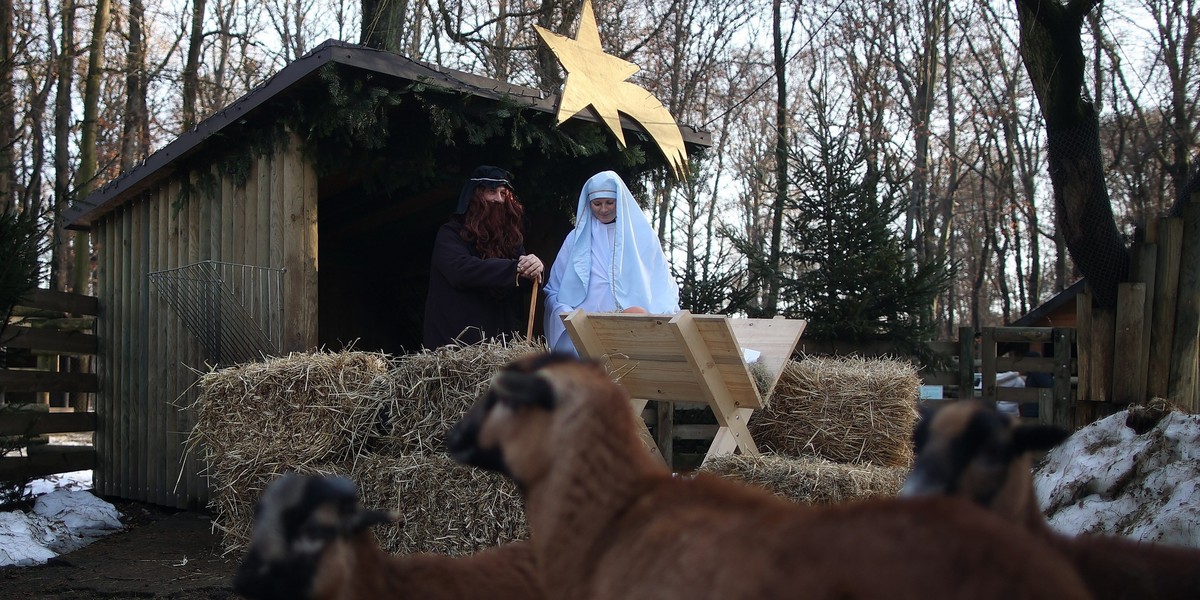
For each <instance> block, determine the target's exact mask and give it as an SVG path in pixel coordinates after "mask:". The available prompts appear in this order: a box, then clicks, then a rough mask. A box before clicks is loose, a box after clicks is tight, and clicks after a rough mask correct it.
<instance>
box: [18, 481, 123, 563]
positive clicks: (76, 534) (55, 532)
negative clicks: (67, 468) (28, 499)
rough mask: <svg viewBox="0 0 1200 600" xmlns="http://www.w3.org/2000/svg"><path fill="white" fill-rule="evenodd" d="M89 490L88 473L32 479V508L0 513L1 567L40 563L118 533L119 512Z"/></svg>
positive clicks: (29, 492)
mask: <svg viewBox="0 0 1200 600" xmlns="http://www.w3.org/2000/svg"><path fill="white" fill-rule="evenodd" d="M91 488H92V472H91V471H76V472H73V473H61V474H59V475H53V476H51V477H47V478H44V479H37V480H34V481H33V482H32V483H31V484H30V485H29V488H28V489H27V490H26V492H27V493H28V495H30V496H34V497H36V498H37V499H36V500H35V501H34V504H33V510H31V511H30V512H28V513H26V512H23V511H10V512H4V513H0V567H3V566H10V565H16V566H30V565H37V564H41V563H44V562H46V561H47V560H49V559H51V558H54V557H55V556H58V555H59V554H65V553H67V552H70V551H72V550H77V549H79V548H82V547H84V546H86V545H88V544H90V543H91V542H93V541H95V540H96V539H97V538H100V537H102V536H105V535H108V534H110V533H113V532H115V531H119V530H121V528H122V525H121V521H120V518H121V514H120V513H119V512H117V509H116V507H115V506H113V505H112V504H110V503H108V502H105V501H104V500H101V499H100V498H97V497H96V496H95V495H93V494H92V492H91V491H90V490H91Z"/></svg>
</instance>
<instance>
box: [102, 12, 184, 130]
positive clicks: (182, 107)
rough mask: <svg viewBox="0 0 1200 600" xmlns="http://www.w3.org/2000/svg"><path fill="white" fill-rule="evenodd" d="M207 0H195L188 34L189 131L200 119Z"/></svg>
mask: <svg viewBox="0 0 1200 600" xmlns="http://www.w3.org/2000/svg"><path fill="white" fill-rule="evenodd" d="M101 1H105V2H106V1H107V0H101ZM206 3H207V0H193V2H192V25H191V31H190V33H189V34H188V54H187V62H186V63H184V65H183V74H182V78H183V101H182V106H181V109H182V112H183V115H182V117H183V118H182V123H181V125H182V128H183V131H188V130H190V129H192V128H193V127H195V126H196V123H197V121H198V120H199V119H198V118H197V115H196V98H197V97H198V96H199V95H200V51H201V49H202V48H203V45H204V7H205V4H206Z"/></svg>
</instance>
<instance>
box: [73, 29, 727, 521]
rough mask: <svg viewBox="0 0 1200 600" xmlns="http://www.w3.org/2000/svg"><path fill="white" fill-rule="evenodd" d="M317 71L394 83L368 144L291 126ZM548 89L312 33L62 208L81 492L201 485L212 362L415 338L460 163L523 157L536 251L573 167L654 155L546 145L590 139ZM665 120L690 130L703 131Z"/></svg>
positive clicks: (699, 142)
mask: <svg viewBox="0 0 1200 600" xmlns="http://www.w3.org/2000/svg"><path fill="white" fill-rule="evenodd" d="M331 81H336V82H340V85H342V86H343V87H341V88H339V89H340V90H341V91H342V92H347V90H349V89H350V88H353V87H354V86H355V85H359V84H361V86H367V87H369V86H377V87H378V88H379V89H384V88H386V89H387V90H390V92H389V93H395V94H397V95H398V97H402V99H401V100H400V101H398V102H397V103H395V104H388V105H387V106H386V107H381V108H380V109H379V111H380V112H383V111H387V114H386V115H381V116H382V117H384V118H385V119H386V122H387V123H389V125H388V129H387V130H386V135H387V137H386V139H378V140H374V141H375V142H376V143H378V144H382V147H380V146H372V145H366V144H358V143H357V142H346V144H348V146H347V147H345V148H343V147H342V146H338V152H332V151H330V149H329V148H324V149H323V148H322V147H321V144H322V143H323V140H327V139H328V138H321V139H318V140H315V141H314V140H313V139H312V138H311V136H310V137H305V135H304V134H305V133H306V132H307V133H311V131H312V130H314V129H318V127H316V126H315V125H312V124H309V123H297V121H296V120H297V119H299V118H300V117H306V118H312V119H320V118H321V117H323V116H325V115H321V114H314V113H319V112H320V111H314V110H297V109H296V108H295V107H296V106H297V103H310V102H324V101H326V100H322V99H329V98H334V97H335V96H336V94H334V93H333V92H331V83H330V82H331ZM417 83H419V84H420V85H417ZM556 100H557V98H556V96H554V95H553V94H548V93H546V92H544V91H542V90H536V89H532V88H526V87H522V86H517V85H511V84H508V83H505V82H501V81H495V80H492V79H488V78H484V77H479V76H476V75H472V74H469V73H462V72H458V71H453V70H449V69H442V68H440V67H436V66H432V65H427V64H424V63H420V62H418V61H414V60H410V59H407V58H404V57H402V56H398V55H395V54H391V53H388V52H383V51H380V50H375V49H371V48H365V47H361V46H355V45H352V44H345V43H341V42H327V43H325V44H322V45H321V46H320V47H318V48H317V49H315V50H314V51H313V52H311V53H310V54H308V55H306V56H305V57H303V58H301V59H299V60H297V61H295V62H293V63H291V64H289V65H287V66H286V67H284V69H283V70H282V71H280V72H279V73H277V74H276V75H275V76H274V77H272V78H271V80H269V81H268V82H266V83H265V84H264V85H262V86H260V87H258V88H256V89H255V90H254V91H252V92H250V93H249V94H247V95H246V96H243V97H242V98H240V99H238V100H237V101H236V102H234V103H233V104H231V105H230V106H229V107H227V108H226V109H224V110H222V111H219V112H218V113H217V114H215V115H213V116H212V117H210V118H209V119H206V120H205V121H204V122H202V123H201V124H200V125H198V126H197V128H196V129H194V130H193V131H190V132H188V133H186V134H184V135H183V136H181V137H180V138H178V139H176V140H175V141H173V142H171V143H170V144H169V145H167V146H166V147H165V148H163V149H161V150H159V151H158V152H156V153H154V154H153V155H151V156H150V157H149V158H148V159H147V160H146V161H145V162H144V163H142V164H140V165H138V166H137V167H135V168H134V169H133V170H131V171H130V172H128V173H124V174H122V175H121V176H120V177H119V178H117V179H115V180H113V181H111V182H109V183H107V184H105V185H104V186H102V187H101V188H99V189H98V190H97V191H96V192H94V193H93V194H92V195H90V196H88V197H87V198H86V199H84V200H83V201H81V202H79V203H78V204H77V205H75V206H74V207H72V209H71V210H70V211H69V212H68V214H67V219H68V222H69V224H70V226H71V227H72V228H75V229H84V230H90V232H91V236H92V241H93V244H94V247H95V251H96V254H97V258H98V275H97V290H98V293H97V295H98V297H99V306H100V318H99V325H98V336H99V340H100V348H99V366H98V370H97V375H98V379H99V394H98V398H97V403H96V404H97V417H98V425H97V448H98V450H99V457H98V462H97V465H96V470H95V482H96V489H97V491H98V492H99V493H101V494H104V495H112V496H118V497H122V498H128V499H135V500H142V501H147V502H153V503H157V504H163V505H167V506H177V507H202V506H205V505H206V504H207V503H208V501H209V497H210V486H209V482H208V481H207V480H206V477H205V475H204V463H203V456H202V455H201V449H193V451H191V452H187V451H186V450H187V449H186V448H185V441H186V440H187V438H188V435H189V432H190V430H191V428H192V427H193V425H194V423H195V419H194V416H193V414H192V410H191V408H190V407H191V405H192V404H193V403H194V401H195V400H196V398H197V394H198V390H197V389H196V387H195V385H194V384H195V382H196V381H197V378H198V375H199V374H200V373H202V372H204V371H205V370H207V369H208V368H209V367H210V366H211V365H213V364H218V363H219V364H223V365H224V364H232V363H236V362H240V361H243V360H250V359H257V358H258V357H261V356H262V354H279V353H287V352H292V351H309V350H312V349H314V348H316V347H328V348H333V349H337V348H341V347H344V346H345V345H348V344H353V345H354V347H355V348H356V349H358V350H365V351H384V352H391V353H400V352H405V351H411V350H415V349H417V348H418V347H419V345H420V339H421V338H420V332H421V326H422V315H423V312H424V302H425V289H426V286H427V282H428V277H429V263H430V257H431V254H432V247H433V239H434V236H435V234H436V231H437V229H438V227H439V226H440V225H441V224H442V223H444V222H445V220H446V219H447V217H448V216H449V215H450V214H451V213H452V212H453V211H454V208H455V206H456V203H457V197H458V192H459V189H460V188H461V186H462V182H463V179H464V177H465V176H466V175H467V174H468V173H469V172H470V171H471V169H473V168H474V167H475V166H476V165H478V164H480V163H484V164H499V165H505V166H512V165H520V170H519V172H518V173H517V176H516V184H517V189H518V193H519V194H520V196H521V199H522V201H523V202H524V203H525V205H526V207H527V209H526V215H527V216H528V217H529V218H530V220H531V222H532V224H531V226H530V228H529V230H530V231H531V232H535V233H536V236H537V237H531V239H527V241H526V247H527V248H528V249H529V250H530V251H531V252H534V253H536V254H538V255H540V256H553V252H554V251H555V249H557V248H558V245H559V244H560V243H561V241H562V237H563V236H564V235H565V234H566V232H567V231H568V230H569V229H570V222H569V217H570V215H571V214H573V212H574V211H573V209H574V206H575V202H576V198H577V195H578V190H579V187H580V186H581V185H582V184H583V182H584V181H585V180H586V179H587V177H588V176H590V175H592V174H594V173H596V172H598V171H600V170H603V169H609V168H615V169H618V170H620V171H621V172H622V174H623V175H625V176H627V177H629V178H630V180H636V178H637V177H638V176H639V175H640V174H641V173H643V172H645V171H647V170H651V169H658V168H662V167H663V166H664V163H663V161H662V158H661V157H660V156H658V155H656V154H654V153H653V152H652V151H651V152H647V150H648V149H647V148H646V147H645V143H644V141H636V140H635V141H632V143H633V144H634V146H636V148H631V149H630V150H625V149H621V148H618V147H617V146H616V143H615V142H611V143H608V142H605V143H604V144H603V146H602V147H601V146H596V147H595V148H594V149H593V150H594V153H592V154H589V155H586V156H582V155H568V154H566V153H562V152H557V151H555V150H554V148H552V147H548V146H552V145H553V144H554V143H556V141H557V142H561V143H571V144H576V145H577V146H578V145H579V144H582V143H583V141H584V138H583V137H582V136H584V135H586V136H588V137H587V138H586V139H591V140H596V139H599V140H605V139H606V138H604V137H603V136H602V135H601V136H598V135H596V133H597V132H598V131H599V130H600V127H601V125H600V124H599V123H598V119H596V117H594V116H591V115H586V114H585V115H581V116H580V117H579V118H576V119H572V120H571V121H570V122H568V123H564V124H563V125H562V126H559V125H558V124H556V123H555V121H554V114H555V113H554V110H555V104H556ZM329 101H330V102H332V100H329ZM305 106H308V105H307V104H306V105H305ZM322 106H323V105H322ZM431 107H441V108H442V109H444V110H457V109H461V110H462V112H463V114H461V115H456V116H458V117H461V118H462V120H463V122H465V123H466V124H467V125H466V126H464V127H463V128H460V129H457V130H453V129H452V130H450V133H447V130H446V129H444V128H439V127H437V126H436V124H435V123H434V117H435V116H436V115H434V114H433V113H434V112H436V111H435V110H434V109H432V108H431ZM335 108H336V107H335ZM331 110H333V109H331ZM338 110H340V109H338ZM469 111H474V112H470V113H469ZM488 111H491V112H488ZM468 113H469V114H468ZM438 114H444V113H438ZM481 114H482V115H484V116H480V115H481ZM285 117H286V118H285ZM485 118H486V119H491V121H488V123H489V124H490V125H492V126H495V127H494V128H495V129H496V130H497V131H498V132H499V133H497V134H495V135H493V136H492V137H486V138H485V139H482V140H481V139H479V136H478V135H475V133H472V131H470V127H471V126H473V125H475V124H477V123H476V122H475V121H472V119H485ZM496 119H506V120H502V121H499V122H497V121H496ZM518 127H526V128H539V131H538V133H539V135H538V136H533V137H536V138H537V139H536V140H534V141H530V142H529V143H526V144H524V145H514V143H513V141H512V139H513V136H510V135H508V132H509V131H510V130H509V129H508V128H512V131H517V128H518ZM631 127H632V126H631ZM264 131H267V132H283V133H282V135H280V136H278V137H273V136H264V135H262V132H264ZM681 132H682V134H683V136H684V140H685V141H686V142H687V143H688V144H689V145H690V146H691V147H692V148H693V149H694V148H697V147H701V146H706V145H707V144H708V143H709V137H708V136H707V135H706V134H702V133H700V132H697V131H695V130H691V129H682V130H681ZM380 135H383V134H380ZM452 135H453V136H457V137H441V136H452ZM573 136H579V137H578V139H577V137H573ZM346 137H351V136H350V135H349V134H348V133H347V134H346ZM628 137H630V138H634V137H636V136H635V130H633V129H631V130H630V132H629V134H628ZM337 139H338V140H340V139H341V138H337ZM265 141H269V142H270V143H264V142H265ZM324 143H329V144H332V143H333V142H328V141H326V142H324ZM355 144H358V145H355ZM543 144H544V145H543ZM578 147H584V146H578ZM322 150H324V152H322ZM341 150H344V152H342V151H341ZM347 156H349V158H350V159H349V160H347ZM641 157H645V160H644V161H643V160H641ZM321 161H325V162H321ZM231 165H232V166H231ZM234 167H237V168H234ZM380 182H385V183H387V184H388V186H383V185H382V184H381V183H380ZM245 281H250V282H251V283H246V282H245ZM189 286H190V287H189ZM247 333H248V334H251V335H250V336H249V337H250V338H252V339H250V340H249V341H248V342H246V340H244V339H243V340H242V342H246V343H240V344H239V345H238V346H237V351H236V352H228V350H229V347H230V344H233V343H234V342H238V340H239V335H241V334H247ZM242 337H245V336H242Z"/></svg>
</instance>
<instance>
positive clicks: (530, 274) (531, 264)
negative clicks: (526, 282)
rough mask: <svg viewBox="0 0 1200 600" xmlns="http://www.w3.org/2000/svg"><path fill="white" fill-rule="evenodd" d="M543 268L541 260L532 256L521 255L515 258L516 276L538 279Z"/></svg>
mask: <svg viewBox="0 0 1200 600" xmlns="http://www.w3.org/2000/svg"><path fill="white" fill-rule="evenodd" d="M543 268H544V267H543V266H542V260H541V259H540V258H538V257H536V256H534V255H532V254H523V255H521V256H520V257H518V258H517V275H520V276H521V277H524V278H526V279H531V280H537V279H540V278H541V277H542V270H543Z"/></svg>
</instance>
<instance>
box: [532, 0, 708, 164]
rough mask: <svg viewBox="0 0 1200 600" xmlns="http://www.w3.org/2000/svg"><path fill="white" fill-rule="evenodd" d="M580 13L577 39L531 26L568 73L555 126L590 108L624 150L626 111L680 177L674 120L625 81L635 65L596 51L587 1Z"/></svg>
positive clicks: (679, 139)
mask: <svg viewBox="0 0 1200 600" xmlns="http://www.w3.org/2000/svg"><path fill="white" fill-rule="evenodd" d="M581 13H582V14H581V16H580V19H579V32H578V33H577V34H576V35H575V39H570V38H567V37H564V36H561V35H558V34H557V33H554V32H551V31H549V30H547V29H544V28H542V27H538V26H537V25H534V28H535V29H537V32H538V35H540V36H541V38H542V40H543V41H545V42H546V45H547V46H550V50H551V51H553V52H554V55H555V56H556V57H557V58H558V61H559V62H561V63H562V65H563V69H565V70H566V71H567V79H566V82H565V83H564V84H563V92H562V98H561V99H560V100H559V103H558V117H557V119H558V123H559V124H560V125H561V124H562V123H563V122H564V121H566V120H567V119H570V118H571V117H573V116H575V115H577V114H579V113H580V112H581V111H583V110H584V109H586V108H587V107H588V106H591V107H592V109H593V110H594V111H595V112H596V114H597V116H599V117H600V119H601V121H603V122H604V124H605V125H606V126H608V129H609V131H611V132H612V134H613V135H614V136H616V138H617V142H618V143H619V144H620V145H621V147H622V148H624V147H625V132H624V130H623V129H622V128H621V116H620V114H619V113H625V114H626V115H628V116H629V117H630V118H632V119H633V120H635V121H637V122H638V124H639V125H641V126H642V128H643V129H644V130H645V131H646V133H647V134H649V135H650V137H651V139H653V140H654V141H655V143H656V144H657V145H658V147H659V150H661V151H662V153H663V155H664V156H666V158H667V163H668V164H669V165H670V166H671V170H672V171H673V172H674V173H675V176H676V178H678V179H683V178H684V177H686V174H687V168H686V167H687V150H686V149H685V148H684V146H683V136H682V135H680V133H679V126H678V125H676V123H675V119H674V117H672V116H671V114H670V112H669V111H667V109H666V107H664V106H663V105H662V102H659V101H658V99H657V98H655V97H654V96H653V95H652V94H651V93H650V92H648V91H646V90H645V89H643V88H641V87H638V86H637V85H634V84H632V83H629V82H627V81H625V80H626V79H628V78H629V77H630V76H631V75H633V74H634V73H637V72H638V71H639V70H640V69H639V67H638V66H637V65H635V64H633V63H631V62H629V61H627V60H622V59H620V58H618V57H616V56H613V55H611V54H607V53H605V52H604V49H603V48H601V47H600V31H599V29H597V27H596V15H595V13H593V12H592V2H591V0H584V2H583V8H582V10H581Z"/></svg>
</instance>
